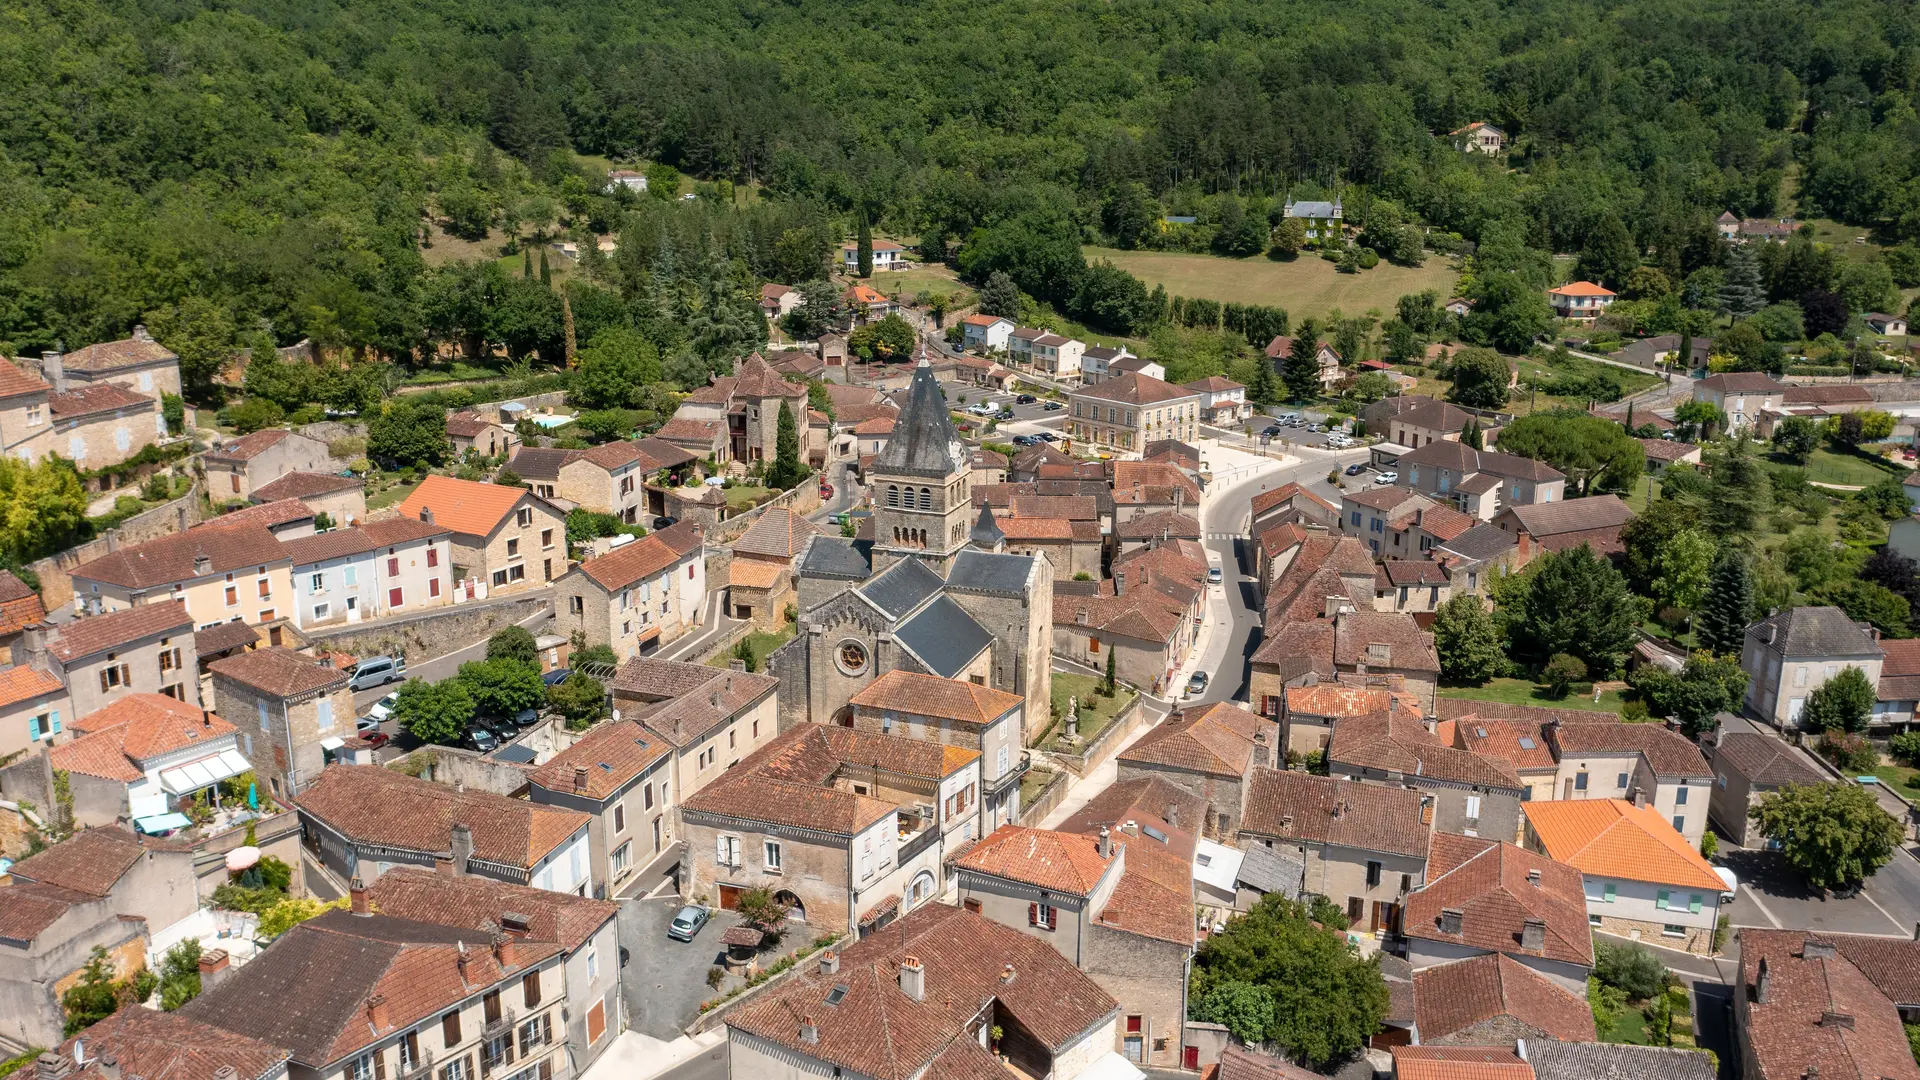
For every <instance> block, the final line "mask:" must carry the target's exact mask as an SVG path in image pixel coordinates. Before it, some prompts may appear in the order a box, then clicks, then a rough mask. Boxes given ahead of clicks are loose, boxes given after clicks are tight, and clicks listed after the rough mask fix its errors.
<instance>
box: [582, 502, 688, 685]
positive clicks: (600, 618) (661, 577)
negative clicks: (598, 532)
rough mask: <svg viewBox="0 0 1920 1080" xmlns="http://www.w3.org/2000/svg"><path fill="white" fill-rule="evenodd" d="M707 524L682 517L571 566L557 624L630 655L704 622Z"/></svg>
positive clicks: (619, 654) (593, 642) (650, 649)
mask: <svg viewBox="0 0 1920 1080" xmlns="http://www.w3.org/2000/svg"><path fill="white" fill-rule="evenodd" d="M701 532H702V531H701V529H700V527H699V526H698V525H695V524H693V523H692V522H681V523H680V524H678V525H675V526H673V527H672V528H669V529H662V530H661V531H659V532H657V533H652V534H650V535H648V536H645V537H642V538H641V539H639V540H636V541H634V542H633V543H630V544H626V545H624V546H622V547H618V548H615V549H614V550H613V551H611V552H608V553H607V554H605V555H602V556H600V557H598V558H594V559H588V560H587V561H586V562H583V563H581V564H580V565H578V566H576V567H574V568H573V569H572V570H569V571H568V572H567V573H566V575H565V576H564V577H562V578H561V579H560V583H559V585H558V587H557V588H556V590H555V597H554V612H555V615H554V619H555V623H554V625H555V628H556V630H558V631H559V632H561V633H565V634H568V635H572V634H574V633H579V634H582V635H584V636H585V641H586V643H587V644H588V645H606V646H608V647H610V648H612V649H613V653H614V655H615V656H617V657H619V658H621V659H623V660H626V659H632V658H633V657H636V656H642V655H644V654H646V653H650V652H653V651H654V650H656V649H658V648H659V647H660V646H662V645H665V644H667V643H669V642H671V641H674V640H676V639H678V638H679V637H680V636H681V635H683V634H686V633H687V632H688V631H690V630H692V629H693V628H695V627H697V626H699V625H700V619H701V617H702V613H703V611H704V609H705V606H706V600H707V580H706V561H705V559H704V557H703V555H704V552H705V550H706V548H705V544H704V541H703V539H702V535H701Z"/></svg>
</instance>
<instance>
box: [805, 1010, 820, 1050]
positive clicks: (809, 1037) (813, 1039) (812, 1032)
mask: <svg viewBox="0 0 1920 1080" xmlns="http://www.w3.org/2000/svg"><path fill="white" fill-rule="evenodd" d="M800 1041H801V1042H803V1043H806V1044H808V1045H809V1046H811V1045H813V1044H815V1043H817V1042H819V1041H820V1029H819V1028H818V1027H817V1026H815V1025H814V1022H813V1017H811V1016H803V1017H801V1018H800Z"/></svg>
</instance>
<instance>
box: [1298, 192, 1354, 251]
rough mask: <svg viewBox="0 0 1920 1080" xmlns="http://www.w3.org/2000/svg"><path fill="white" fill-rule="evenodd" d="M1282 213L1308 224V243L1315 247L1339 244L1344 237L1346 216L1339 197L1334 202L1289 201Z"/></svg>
mask: <svg viewBox="0 0 1920 1080" xmlns="http://www.w3.org/2000/svg"><path fill="white" fill-rule="evenodd" d="M1282 212H1283V213H1285V214H1286V216H1287V217H1290V218H1298V219H1299V220H1301V221H1303V222H1305V223H1306V226H1307V241H1308V242H1309V243H1311V244H1314V245H1315V246H1322V245H1332V244H1337V243H1338V242H1339V241H1340V239H1341V237H1342V233H1343V229H1344V225H1343V224H1342V222H1343V220H1344V218H1345V214H1344V213H1343V212H1342V208H1341V205H1340V199H1339V198H1338V197H1337V196H1336V197H1335V198H1334V200H1333V201H1332V202H1326V201H1324V200H1312V199H1302V200H1299V201H1295V200H1293V199H1288V200H1287V204H1286V206H1285V208H1284V209H1283V211H1282Z"/></svg>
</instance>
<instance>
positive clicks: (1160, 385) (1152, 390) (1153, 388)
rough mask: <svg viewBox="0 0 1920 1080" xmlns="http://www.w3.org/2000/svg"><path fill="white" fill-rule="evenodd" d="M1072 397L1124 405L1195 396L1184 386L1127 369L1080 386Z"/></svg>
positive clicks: (1161, 401) (1145, 403) (1194, 393)
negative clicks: (1113, 375) (1101, 380)
mask: <svg viewBox="0 0 1920 1080" xmlns="http://www.w3.org/2000/svg"><path fill="white" fill-rule="evenodd" d="M1072 396H1074V397H1084V398H1092V399H1095V400H1098V401H1117V402H1120V403H1122V404H1126V405H1136V406H1138V405H1159V404H1162V403H1164V402H1168V401H1180V400H1182V399H1184V398H1190V397H1197V396H1198V395H1197V394H1196V392H1195V391H1192V390H1188V389H1186V388H1185V387H1180V386H1174V385H1173V384H1171V383H1167V382H1162V381H1161V380H1159V379H1156V378H1154V377H1153V376H1151V375H1143V374H1141V373H1140V372H1137V371H1129V372H1127V373H1126V374H1125V375H1122V376H1120V377H1118V378H1114V379H1108V380H1107V381H1106V382H1103V383H1094V384H1093V385H1092V386H1082V387H1080V388H1079V389H1077V390H1074V391H1073V393H1072Z"/></svg>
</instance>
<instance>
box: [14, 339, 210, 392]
mask: <svg viewBox="0 0 1920 1080" xmlns="http://www.w3.org/2000/svg"><path fill="white" fill-rule="evenodd" d="M59 359H60V367H61V368H62V370H64V371H65V373H66V377H67V380H68V381H69V382H73V383H80V384H82V385H98V384H101V383H112V384H114V385H117V386H121V387H125V388H126V389H128V390H132V391H133V392H135V393H137V394H142V395H145V396H147V397H150V398H153V399H155V400H158V399H159V397H160V395H161V394H178V393H179V392H180V357H178V356H176V355H175V354H174V352H173V350H171V349H169V348H167V347H166V346H165V345H162V344H160V343H159V342H157V341H155V340H153V336H152V335H150V334H148V333H147V328H146V327H145V326H140V325H136V326H134V328H133V336H132V337H128V338H123V339H121V340H119V341H107V342H102V343H101V344H98V345H89V346H87V347H86V348H84V349H75V350H74V351H72V352H70V353H67V354H66V355H64V356H61V357H60V358H59ZM42 366H43V368H44V367H45V361H44V360H43V361H42ZM43 374H44V371H43Z"/></svg>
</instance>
